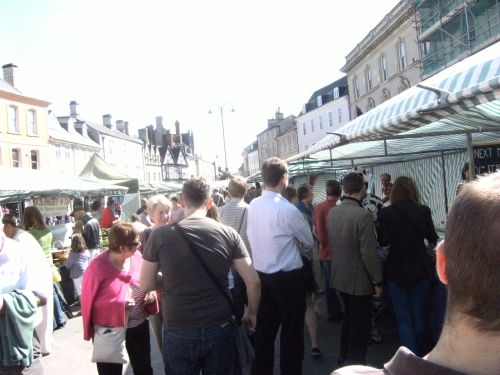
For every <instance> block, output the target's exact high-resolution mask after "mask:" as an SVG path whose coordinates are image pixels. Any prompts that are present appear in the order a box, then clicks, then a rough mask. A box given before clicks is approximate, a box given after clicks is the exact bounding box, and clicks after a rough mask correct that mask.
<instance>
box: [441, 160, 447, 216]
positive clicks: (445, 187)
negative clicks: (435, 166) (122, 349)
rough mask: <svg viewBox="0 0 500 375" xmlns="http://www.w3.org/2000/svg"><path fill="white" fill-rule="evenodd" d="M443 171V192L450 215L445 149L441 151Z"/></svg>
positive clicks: (445, 205) (445, 209) (445, 206)
mask: <svg viewBox="0 0 500 375" xmlns="http://www.w3.org/2000/svg"><path fill="white" fill-rule="evenodd" d="M441 172H442V174H443V193H444V212H445V214H446V215H448V188H447V185H448V184H447V182H446V165H445V160H444V151H441Z"/></svg>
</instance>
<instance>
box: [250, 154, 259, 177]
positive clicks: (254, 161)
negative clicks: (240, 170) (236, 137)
mask: <svg viewBox="0 0 500 375" xmlns="http://www.w3.org/2000/svg"><path fill="white" fill-rule="evenodd" d="M260 165H261V164H260V158H259V149H258V148H256V149H255V150H252V151H250V152H249V153H248V173H249V176H252V175H254V174H256V173H259V172H260Z"/></svg>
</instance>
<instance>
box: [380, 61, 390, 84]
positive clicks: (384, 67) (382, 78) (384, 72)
mask: <svg viewBox="0 0 500 375" xmlns="http://www.w3.org/2000/svg"><path fill="white" fill-rule="evenodd" d="M379 65H380V82H385V81H387V77H388V76H389V75H388V74H387V60H386V59H385V56H382V57H381V58H380V60H379Z"/></svg>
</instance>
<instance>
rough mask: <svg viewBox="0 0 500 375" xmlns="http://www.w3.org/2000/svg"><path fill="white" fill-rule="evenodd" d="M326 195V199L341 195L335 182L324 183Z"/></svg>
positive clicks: (340, 189) (337, 183) (338, 185)
mask: <svg viewBox="0 0 500 375" xmlns="http://www.w3.org/2000/svg"><path fill="white" fill-rule="evenodd" d="M326 195H327V196H328V197H340V196H341V195H342V188H341V187H340V183H339V182H338V181H335V180H328V181H326Z"/></svg>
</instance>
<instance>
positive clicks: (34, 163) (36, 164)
mask: <svg viewBox="0 0 500 375" xmlns="http://www.w3.org/2000/svg"><path fill="white" fill-rule="evenodd" d="M31 169H40V161H39V160H38V151H36V150H31Z"/></svg>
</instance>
